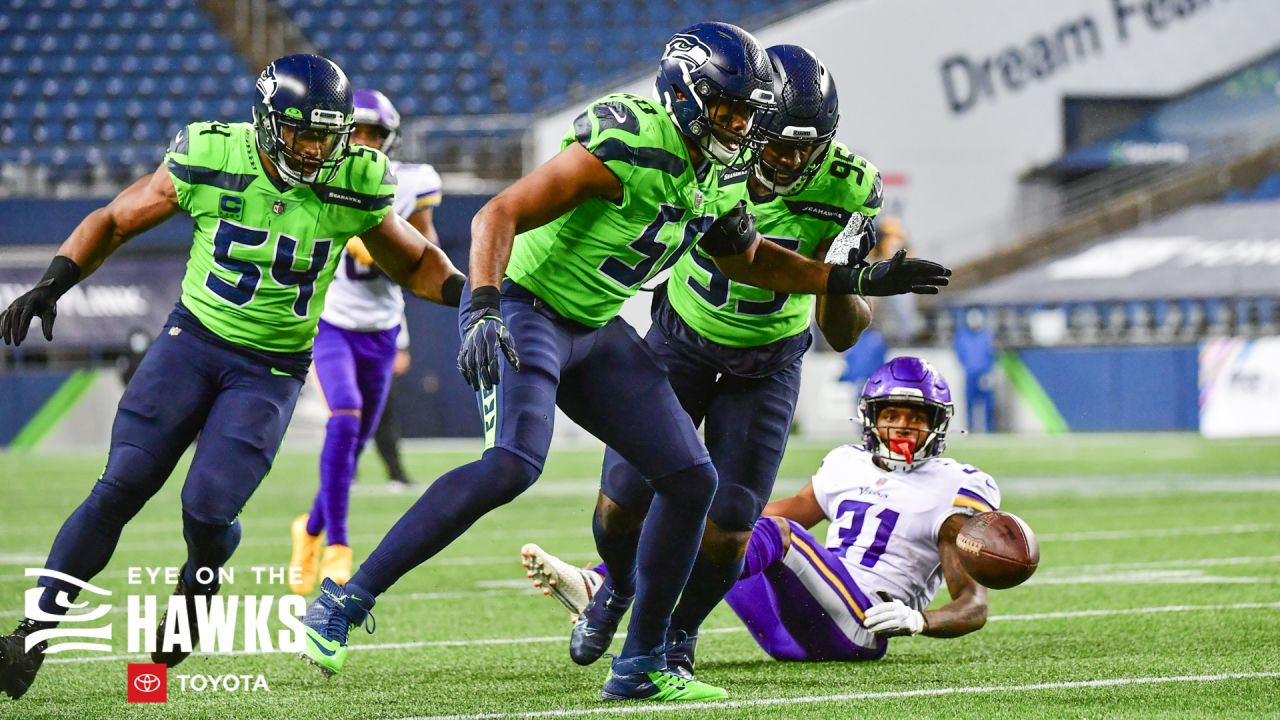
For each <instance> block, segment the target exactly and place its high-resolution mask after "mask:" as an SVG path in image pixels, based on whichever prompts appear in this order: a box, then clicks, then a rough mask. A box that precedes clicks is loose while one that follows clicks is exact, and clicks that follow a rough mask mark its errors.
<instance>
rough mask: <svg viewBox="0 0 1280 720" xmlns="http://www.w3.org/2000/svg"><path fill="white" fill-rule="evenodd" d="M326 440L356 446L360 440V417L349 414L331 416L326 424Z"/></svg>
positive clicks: (342, 413) (339, 413) (341, 413)
mask: <svg viewBox="0 0 1280 720" xmlns="http://www.w3.org/2000/svg"><path fill="white" fill-rule="evenodd" d="M324 431H325V440H330V439H332V440H335V441H338V442H342V443H350V444H351V445H353V446H354V445H355V444H356V443H357V442H359V440H360V416H359V415H352V414H351V413H349V412H337V413H334V414H332V415H330V416H329V422H328V423H326V424H325V428H324Z"/></svg>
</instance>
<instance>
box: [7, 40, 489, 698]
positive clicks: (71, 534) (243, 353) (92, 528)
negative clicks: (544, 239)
mask: <svg viewBox="0 0 1280 720" xmlns="http://www.w3.org/2000/svg"><path fill="white" fill-rule="evenodd" d="M351 95H352V93H351V86H350V84H349V83H348V82H347V77H346V75H344V74H343V72H342V70H341V69H340V68H339V67H338V66H337V65H335V64H333V63H332V62H330V61H329V60H327V59H325V58H322V57H319V56H316V55H289V56H287V57H283V58H280V59H279V60H276V61H275V62H273V63H271V64H270V65H268V66H267V68H266V69H265V70H264V71H263V72H262V75H261V76H260V77H259V78H258V82H257V85H256V96H257V98H256V102H255V103H254V106H253V118H254V121H253V123H252V124H250V123H220V122H197V123H193V124H191V125H188V126H187V127H186V128H185V129H183V130H182V131H181V132H179V133H178V135H177V136H176V137H175V138H174V140H173V142H172V144H171V145H170V146H169V150H168V152H167V153H166V155H165V160H164V163H163V164H161V165H160V167H159V168H157V169H156V171H155V173H153V174H152V175H150V176H149V177H146V178H143V179H142V180H139V181H138V182H136V183H134V184H133V185H131V186H130V187H128V188H126V189H125V190H124V191H123V192H121V193H120V194H119V195H118V196H116V198H115V199H114V200H112V201H111V203H110V204H109V205H107V206H106V207H105V208H102V209H100V210H95V211H94V212H92V213H90V214H89V215H88V217H86V218H85V219H84V220H83V221H82V222H81V223H80V225H79V226H78V227H77V228H76V229H75V231H74V232H73V233H72V234H71V236H70V237H69V238H68V239H67V240H66V241H65V242H64V243H63V244H62V246H61V247H60V248H59V249H58V253H57V255H56V256H55V257H54V259H53V262H52V263H51V264H50V266H49V270H48V272H47V273H46V274H45V276H44V278H43V279H42V280H41V281H40V283H39V284H37V285H36V287H35V288H34V289H33V290H31V291H30V292H28V293H26V294H25V295H22V296H21V297H19V298H18V299H17V300H15V301H14V302H13V304H12V305H10V306H9V308H8V309H7V310H6V311H5V312H4V314H3V316H0V335H3V337H4V340H5V343H6V344H10V343H12V344H15V345H17V344H19V343H21V342H22V341H23V339H24V338H25V337H26V334H27V330H28V327H29V325H30V323H31V320H32V318H33V317H39V318H40V320H41V323H42V326H43V330H44V336H45V338H46V339H47V340H52V339H53V322H54V318H55V316H56V313H57V310H56V304H57V300H58V298H59V297H60V296H61V295H62V294H63V293H65V292H66V291H67V289H69V288H70V287H71V286H72V285H74V284H75V283H76V282H78V281H79V280H81V279H83V278H85V277H87V276H88V275H89V274H90V273H92V272H93V271H94V270H95V269H97V268H98V266H99V265H101V264H102V262H103V261H104V260H106V259H107V257H108V256H110V255H111V253H113V252H114V251H115V250H116V249H118V248H119V247H120V246H121V245H122V244H123V243H124V242H126V241H127V240H129V239H130V238H131V237H133V236H135V235H137V234H139V233H141V232H143V231H145V230H147V229H149V228H152V227H154V226H156V225H158V224H160V223H161V222H164V221H165V220H167V219H169V218H170V217H173V216H174V215H176V214H177V213H178V212H186V213H188V214H189V215H190V216H191V217H192V219H193V220H194V221H195V237H194V240H193V242H192V245H191V255H190V259H189V260H188V262H187V268H186V274H185V276H184V278H183V281H182V297H181V299H179V301H178V304H177V307H176V308H175V309H174V311H173V314H172V315H170V317H169V321H168V323H167V324H166V325H165V328H164V331H163V332H162V333H161V334H160V336H159V337H158V338H157V339H156V341H155V343H153V344H152V345H151V348H150V349H149V350H148V351H147V355H146V357H145V358H144V359H143V360H142V363H141V365H140V366H139V367H138V370H137V372H136V373H135V374H134V376H133V378H132V379H131V380H130V382H129V384H128V386H127V387H126V388H125V392H124V396H123V397H122V398H121V399H120V408H119V411H118V413H117V414H116V418H115V424H114V426H113V428H112V437H111V451H110V455H109V456H108V458H107V467H106V469H105V470H104V471H103V473H102V477H100V478H99V479H98V482H97V484H96V485H94V487H93V489H92V491H91V492H90V493H89V497H88V498H87V499H86V500H85V501H84V502H83V503H81V505H80V506H79V507H78V508H77V509H76V510H75V512H73V513H72V514H71V517H69V518H68V519H67V521H66V522H65V523H64V524H63V526H62V529H61V530H60V531H59V533H58V536H57V538H56V539H55V540H54V543H53V548H52V549H51V550H50V551H49V557H48V560H47V561H46V564H45V569H44V570H43V571H42V572H41V577H40V580H39V585H40V587H41V588H43V593H42V594H41V595H40V597H39V602H38V607H36V608H29V609H28V614H29V617H27V618H26V619H25V620H23V622H22V623H21V624H20V625H19V626H18V629H17V631H16V632H15V633H14V634H13V635H10V636H7V637H3V638H0V690H3V691H4V692H5V693H7V694H8V695H9V696H10V697H13V698H15V699H16V698H18V697H21V696H22V694H23V693H25V692H26V691H27V689H28V688H29V687H30V686H31V683H32V682H33V681H34V679H35V675H36V672H37V670H39V668H40V664H41V662H42V661H43V659H44V651H45V649H46V647H47V641H48V639H49V638H51V637H54V636H55V633H57V632H58V631H57V630H55V629H54V626H56V625H57V624H58V621H59V620H60V619H61V618H62V617H63V616H64V615H65V614H66V612H67V610H68V609H69V607H71V603H72V601H73V600H74V598H75V597H76V595H77V594H78V593H79V592H80V590H82V589H84V588H85V587H88V581H89V580H90V579H91V578H93V577H94V576H95V575H97V574H98V573H99V572H100V571H101V570H102V569H103V568H104V567H106V565H107V562H108V560H110V558H111V555H112V553H113V551H114V550H115V547H116V543H117V541H118V540H119V538H120V532H121V530H122V529H123V528H124V526H125V524H126V523H128V522H129V520H130V519H132V518H133V517H134V516H135V515H136V514H137V513H138V511H139V510H141V509H142V506H143V505H144V504H145V503H146V502H147V500H148V499H150V498H151V496H152V495H154V494H155V493H156V492H157V491H158V490H159V489H160V488H161V486H162V485H163V484H164V482H165V480H166V479H168V477H169V474H170V473H171V472H172V471H173V468H174V465H175V464H176V463H177V462H178V459H179V458H180V457H181V456H182V454H183V452H184V451H185V450H186V449H187V447H188V446H189V445H190V444H191V442H192V441H193V440H195V439H196V437H197V435H198V436H199V443H198V445H197V447H196V451H195V457H194V458H193V459H192V462H191V468H190V470H189V471H188V473H187V480H186V484H185V485H184V486H183V490H182V526H183V537H184V538H185V539H186V543H187V559H186V564H185V565H184V566H183V569H182V572H181V573H179V578H180V579H179V581H178V586H177V590H176V594H177V595H180V596H184V597H185V598H186V605H187V608H188V612H187V617H188V618H194V617H195V610H194V607H195V604H196V603H197V601H199V602H206V601H207V600H205V599H204V598H207V597H208V596H210V595H212V594H214V593H216V592H217V591H218V582H217V578H218V577H219V575H218V571H219V570H220V568H222V566H223V565H224V564H225V563H226V562H227V561H228V560H229V559H230V557H231V554H232V552H234V551H235V548H236V545H237V544H238V543H239V541H240V523H239V521H238V520H237V519H236V518H237V517H238V516H239V514H240V511H241V509H243V507H244V505H245V503H246V502H247V501H248V500H249V496H250V495H252V494H253V492H254V490H255V489H257V487H258V484H259V483H260V482H261V481H262V478H263V477H264V476H265V475H266V474H267V471H268V470H269V469H270V468H271V463H272V460H273V459H274V457H275V454H276V451H277V449H278V448H279V445H280V441H281V439H282V438H283V437H284V431H285V427H286V426H287V425H288V423H289V418H290V417H291V416H292V414H293V408H294V403H295V402H296V400H297V397H298V391H299V390H300V389H301V387H302V383H303V380H304V379H305V377H306V373H307V367H308V365H309V364H310V355H311V343H312V338H313V337H314V336H315V332H316V324H317V321H318V320H319V317H320V311H321V310H322V309H323V308H324V297H325V292H326V290H327V289H328V287H329V283H330V281H331V280H332V279H333V274H334V270H335V269H336V267H337V263H338V262H339V259H340V258H341V254H342V249H343V246H344V245H345V244H346V241H347V239H348V238H350V237H352V236H355V235H360V236H361V237H362V238H363V239H364V243H365V245H366V246H367V247H368V249H369V251H370V253H372V255H373V257H374V258H375V259H376V260H377V261H378V264H379V266H380V267H382V268H383V269H384V270H385V271H386V272H387V274H388V275H390V276H391V277H392V278H394V279H395V280H396V281H397V282H399V283H400V284H402V285H404V286H405V287H408V288H409V289H411V290H413V291H414V292H415V293H417V294H418V295H420V296H422V297H424V298H426V299H429V300H433V301H435V302H443V303H444V304H448V305H454V306H456V305H457V304H458V299H459V297H460V294H461V290H462V286H463V283H464V278H463V276H462V275H461V273H459V272H458V271H457V270H456V269H455V268H454V267H453V265H452V264H450V262H449V260H448V258H447V257H445V255H444V254H443V253H442V252H441V251H440V250H439V249H438V248H436V247H435V246H434V245H432V244H431V243H429V242H427V241H426V240H425V239H424V238H423V237H422V235H420V234H419V233H418V231H417V230H415V229H414V228H413V227H412V226H410V225H409V224H408V223H406V222H405V221H404V220H402V219H401V218H400V217H399V216H398V215H396V214H395V213H393V212H390V210H391V205H392V199H393V196H394V193H395V186H396V180H395V176H394V175H393V174H392V173H391V171H390V170H389V169H388V165H387V158H386V156H385V155H383V154H382V153H381V152H378V151H376V150H373V149H371V148H366V147H360V146H355V147H348V144H347V138H348V136H349V135H350V133H351V130H352V126H353V105H352V98H351ZM165 622H166V619H161V629H160V630H159V632H157V635H156V637H157V639H158V640H160V641H161V644H160V646H159V647H157V648H156V650H155V651H154V652H153V653H152V659H153V660H154V661H155V662H158V663H165V664H167V665H170V666H173V665H176V664H178V663H179V662H182V660H183V659H185V658H186V657H187V655H188V654H190V649H189V647H188V649H186V650H184V649H183V648H182V647H169V646H166V645H165V644H164V643H163V639H164V638H165V637H166V633H165V630H164V625H165ZM197 636H198V627H197V626H196V625H195V624H194V623H191V624H190V638H191V640H192V645H194V644H195V643H196V642H197Z"/></svg>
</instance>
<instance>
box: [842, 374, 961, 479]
mask: <svg viewBox="0 0 1280 720" xmlns="http://www.w3.org/2000/svg"><path fill="white" fill-rule="evenodd" d="M889 406H898V407H904V406H905V407H909V408H919V409H923V410H924V411H925V414H926V415H927V416H928V421H927V425H928V427H927V429H925V430H919V429H917V428H914V427H909V426H906V425H889V426H886V427H884V428H881V426H880V415H881V413H882V412H883V411H884V409H885V408H886V407H889ZM953 413H954V406H953V405H952V404H951V403H949V402H948V403H940V402H938V401H936V400H931V399H927V398H923V397H920V396H919V395H912V394H909V393H908V392H905V391H904V390H903V389H898V390H897V391H895V393H894V394H891V395H886V396H880V397H874V398H868V397H863V398H862V400H861V401H860V402H859V403H858V415H859V420H860V421H861V422H862V434H863V441H864V444H865V447H866V449H867V450H868V451H869V452H871V453H872V454H873V455H875V456H876V457H877V458H878V459H879V460H880V461H881V462H882V463H884V465H885V466H886V467H888V468H889V469H890V470H902V471H904V472H911V471H913V470H915V469H917V468H919V467H920V466H922V465H924V464H925V463H927V462H928V461H930V460H932V459H933V458H936V457H938V456H940V455H941V454H942V451H943V450H945V449H946V438H947V428H948V426H950V424H951V416H952V414H953ZM895 429H896V430H900V431H905V432H899V433H894V432H893V430H895ZM902 436H905V437H902Z"/></svg>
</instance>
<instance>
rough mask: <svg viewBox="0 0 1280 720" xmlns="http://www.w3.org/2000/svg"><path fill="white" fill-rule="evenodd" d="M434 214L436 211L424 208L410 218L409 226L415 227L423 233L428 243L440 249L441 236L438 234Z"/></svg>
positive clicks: (416, 211)
mask: <svg viewBox="0 0 1280 720" xmlns="http://www.w3.org/2000/svg"><path fill="white" fill-rule="evenodd" d="M434 212H435V211H434V210H432V209H431V208H429V207H425V208H422V209H421V210H415V211H414V212H413V214H412V215H410V216H409V224H410V225H412V226H413V229H415V230H417V231H418V232H420V233H422V237H424V238H426V239H427V242H429V243H431V244H432V245H435V246H436V247H439V246H440V234H439V233H437V232H436V224H435V222H434Z"/></svg>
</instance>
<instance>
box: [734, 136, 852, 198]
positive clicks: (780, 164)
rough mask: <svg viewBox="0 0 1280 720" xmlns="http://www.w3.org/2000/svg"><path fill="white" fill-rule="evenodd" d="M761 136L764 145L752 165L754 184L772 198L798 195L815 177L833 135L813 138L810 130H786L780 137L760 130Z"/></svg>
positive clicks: (824, 158) (829, 146) (829, 147)
mask: <svg viewBox="0 0 1280 720" xmlns="http://www.w3.org/2000/svg"><path fill="white" fill-rule="evenodd" d="M761 135H762V136H763V140H764V143H763V145H762V146H761V148H760V150H759V151H758V152H757V153H756V155H755V162H754V163H753V164H752V172H753V174H754V175H755V178H756V180H757V181H759V183H760V184H761V185H763V186H764V187H765V188H766V189H768V190H769V191H770V192H772V193H774V194H776V195H798V194H800V193H801V192H803V191H804V189H805V188H806V187H808V186H809V183H810V182H812V181H813V178H814V176H816V175H817V174H818V170H819V169H820V168H821V167H822V163H823V162H824V161H825V160H826V157H827V152H828V151H829V150H830V149H831V139H832V137H834V135H835V133H834V132H832V133H830V134H828V135H827V136H825V137H817V133H816V132H815V131H814V130H813V128H806V127H788V128H786V129H784V130H783V131H782V133H781V134H775V133H770V132H767V131H763V130H762V131H761ZM796 158H798V159H799V160H800V162H798V163H797V162H794V160H795V159H796ZM789 159H790V160H791V161H790V162H789V161H788V160H789Z"/></svg>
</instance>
